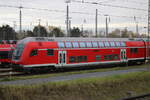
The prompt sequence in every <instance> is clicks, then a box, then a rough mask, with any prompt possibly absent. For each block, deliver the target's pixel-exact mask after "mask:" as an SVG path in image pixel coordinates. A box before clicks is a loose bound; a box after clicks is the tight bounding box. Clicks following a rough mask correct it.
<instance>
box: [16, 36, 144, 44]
mask: <svg viewBox="0 0 150 100" xmlns="http://www.w3.org/2000/svg"><path fill="white" fill-rule="evenodd" d="M48 41H56V42H59V41H124V42H125V41H143V39H142V38H136V39H129V38H81V37H27V38H24V39H22V40H20V41H19V42H18V43H22V44H26V43H28V42H48Z"/></svg>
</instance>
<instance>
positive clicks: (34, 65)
mask: <svg viewBox="0 0 150 100" xmlns="http://www.w3.org/2000/svg"><path fill="white" fill-rule="evenodd" d="M142 59H144V58H143V57H142V58H130V59H127V60H126V61H124V62H122V61H120V60H119V61H103V62H90V63H74V64H61V65H60V64H55V63H50V64H33V65H23V67H39V66H55V67H58V68H60V67H68V66H71V67H74V66H83V65H98V64H113V63H127V62H128V60H142Z"/></svg>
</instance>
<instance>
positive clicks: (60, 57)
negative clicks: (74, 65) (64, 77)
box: [58, 51, 67, 66]
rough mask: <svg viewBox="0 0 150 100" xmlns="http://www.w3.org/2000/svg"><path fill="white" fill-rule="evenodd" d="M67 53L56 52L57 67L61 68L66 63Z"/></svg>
mask: <svg viewBox="0 0 150 100" xmlns="http://www.w3.org/2000/svg"><path fill="white" fill-rule="evenodd" d="M66 55H67V52H66V51H58V65H59V66H63V65H65V64H66V62H67V56H66Z"/></svg>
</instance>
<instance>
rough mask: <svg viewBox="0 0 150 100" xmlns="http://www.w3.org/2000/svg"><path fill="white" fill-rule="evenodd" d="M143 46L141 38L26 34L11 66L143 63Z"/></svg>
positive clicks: (41, 66) (14, 54)
mask: <svg viewBox="0 0 150 100" xmlns="http://www.w3.org/2000/svg"><path fill="white" fill-rule="evenodd" d="M147 45H148V42H146V41H145V40H143V39H135V40H129V39H127V38H46V37H29V38H25V39H23V40H21V41H19V43H18V44H17V47H16V49H15V51H14V53H13V58H12V61H13V64H14V65H15V66H14V67H13V68H14V69H23V70H34V69H44V68H49V69H52V68H65V67H69V68H70V67H78V66H91V65H92V66H93V65H102V64H128V63H143V62H145V60H146V59H148V58H149V57H150V55H149V54H148V53H147V51H148V50H147V49H148V48H147Z"/></svg>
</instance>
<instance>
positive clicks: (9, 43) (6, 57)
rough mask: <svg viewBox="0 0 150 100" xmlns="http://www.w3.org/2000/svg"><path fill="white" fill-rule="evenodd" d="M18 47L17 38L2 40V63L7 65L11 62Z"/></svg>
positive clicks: (0, 59) (0, 49) (0, 62)
mask: <svg viewBox="0 0 150 100" xmlns="http://www.w3.org/2000/svg"><path fill="white" fill-rule="evenodd" d="M15 47H16V41H15V40H0V64H1V65H7V64H9V63H11V56H12V52H13V50H14V48H15Z"/></svg>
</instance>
